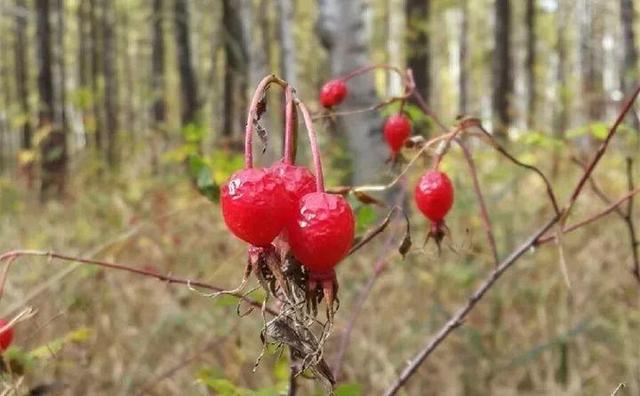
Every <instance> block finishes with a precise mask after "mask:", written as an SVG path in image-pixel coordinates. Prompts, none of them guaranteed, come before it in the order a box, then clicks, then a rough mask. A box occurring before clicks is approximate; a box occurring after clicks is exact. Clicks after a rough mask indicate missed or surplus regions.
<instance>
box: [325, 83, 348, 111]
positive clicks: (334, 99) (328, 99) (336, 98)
mask: <svg viewBox="0 0 640 396" xmlns="http://www.w3.org/2000/svg"><path fill="white" fill-rule="evenodd" d="M346 96H347V83H346V81H344V80H341V79H335V80H331V81H328V82H326V83H325V84H324V85H323V86H322V89H321V90H320V103H321V104H322V106H324V107H333V106H336V105H339V104H340V103H342V101H343V100H344V98H345V97H346Z"/></svg>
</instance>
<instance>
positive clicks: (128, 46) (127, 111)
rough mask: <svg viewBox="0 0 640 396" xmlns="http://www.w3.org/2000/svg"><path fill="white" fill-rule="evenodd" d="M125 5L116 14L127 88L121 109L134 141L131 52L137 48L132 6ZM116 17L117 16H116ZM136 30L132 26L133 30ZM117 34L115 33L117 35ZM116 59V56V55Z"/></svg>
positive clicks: (133, 72) (135, 134) (127, 129)
mask: <svg viewBox="0 0 640 396" xmlns="http://www.w3.org/2000/svg"><path fill="white" fill-rule="evenodd" d="M125 4H126V5H124V7H125V8H124V10H122V12H121V13H120V14H117V13H116V15H121V17H120V19H121V23H120V26H122V29H121V30H120V32H121V33H120V43H121V44H120V45H121V47H122V48H121V53H122V58H123V79H124V84H125V87H127V89H125V95H124V102H125V103H124V108H122V107H121V111H122V112H123V113H124V120H125V121H124V122H123V125H124V128H123V129H124V130H125V131H128V133H130V136H129V137H130V138H131V141H132V142H135V141H136V138H137V137H138V136H139V134H137V133H131V131H136V130H140V129H138V127H137V125H136V116H135V114H136V110H137V109H136V103H135V100H134V94H135V92H136V87H137V85H136V84H135V80H136V77H137V73H136V70H135V68H134V67H133V63H132V56H131V53H132V52H133V51H132V49H133V50H135V49H136V48H137V45H136V43H135V39H134V38H132V35H131V32H132V29H131V22H130V21H131V19H132V16H133V15H135V14H134V12H133V11H134V9H133V7H131V4H130V2H129V3H125ZM116 19H117V18H116ZM135 30H137V29H136V28H135V27H134V31H135ZM117 36H118V35H116V37H117ZM116 59H117V56H116Z"/></svg>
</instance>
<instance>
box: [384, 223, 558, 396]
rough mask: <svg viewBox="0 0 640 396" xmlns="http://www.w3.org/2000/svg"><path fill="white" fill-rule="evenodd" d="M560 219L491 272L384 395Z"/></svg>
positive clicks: (397, 387) (393, 391)
mask: <svg viewBox="0 0 640 396" xmlns="http://www.w3.org/2000/svg"><path fill="white" fill-rule="evenodd" d="M559 219H560V216H559V215H554V217H553V218H552V219H551V220H549V221H547V223H546V224H545V225H544V226H542V228H540V229H539V230H538V231H536V232H535V233H534V234H533V235H532V236H531V237H529V239H527V240H526V241H525V242H524V243H523V244H522V245H520V247H518V248H517V249H516V250H515V251H513V252H512V253H511V254H510V255H509V257H507V258H506V259H504V260H503V261H502V262H501V263H500V265H498V267H496V269H495V270H494V271H492V272H491V275H489V277H488V278H487V279H486V280H485V281H484V282H482V285H480V287H479V288H478V289H477V290H476V291H475V292H474V293H473V294H472V295H471V297H469V300H467V302H466V304H465V305H464V306H462V307H461V308H460V309H458V311H457V312H456V313H455V314H453V316H452V317H451V319H449V320H448V321H447V323H446V324H445V325H444V326H443V327H442V328H441V329H440V330H439V331H438V332H437V333H436V334H435V335H434V336H433V338H431V340H430V341H429V342H428V343H427V344H426V345H425V347H424V348H423V349H422V350H421V351H420V352H419V353H418V354H417V355H416V356H415V357H414V358H413V359H411V360H410V361H409V365H408V366H407V367H406V368H405V369H404V370H403V371H402V373H401V374H400V376H399V377H398V378H397V379H396V380H395V381H394V383H393V384H392V385H391V386H390V387H389V389H387V391H386V392H385V393H384V394H385V395H386V396H391V395H395V394H396V393H397V392H398V391H399V390H400V388H402V387H403V386H404V384H405V383H406V382H407V380H409V378H410V377H411V376H412V375H413V374H414V373H415V371H416V370H417V369H418V367H420V365H421V364H422V363H423V362H424V361H425V359H426V358H427V357H429V355H431V353H432V352H433V351H434V350H435V349H436V348H437V347H438V346H439V345H440V344H441V343H442V341H444V340H445V339H446V338H447V336H449V334H450V333H451V332H452V331H453V330H454V329H456V328H457V327H458V326H460V325H462V323H463V320H464V318H465V317H466V316H467V314H469V312H471V310H472V309H473V307H475V305H476V304H477V303H478V301H480V299H481V298H482V297H483V296H484V295H485V293H486V292H487V291H489V289H491V287H493V285H494V284H495V282H496V281H497V280H498V279H499V278H500V276H502V274H503V273H504V272H505V271H506V270H507V269H509V267H511V266H512V265H513V264H514V263H515V262H516V261H517V260H518V259H519V258H520V257H521V256H522V255H523V254H524V253H525V252H527V251H528V250H529V249H531V247H532V246H533V245H534V244H535V243H536V241H537V240H538V238H539V237H540V236H541V235H543V234H544V233H545V232H547V231H548V230H549V229H551V227H553V225H554V224H556V223H557V222H558V220H559Z"/></svg>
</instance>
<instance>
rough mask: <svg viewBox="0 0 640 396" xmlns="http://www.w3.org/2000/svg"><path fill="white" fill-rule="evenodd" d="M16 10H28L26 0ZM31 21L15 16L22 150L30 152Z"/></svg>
mask: <svg viewBox="0 0 640 396" xmlns="http://www.w3.org/2000/svg"><path fill="white" fill-rule="evenodd" d="M16 8H18V9H26V1H25V0H16ZM28 22H29V19H28V17H27V16H26V15H24V14H22V13H20V12H16V15H15V35H16V41H15V46H14V49H15V62H16V64H15V72H16V89H17V93H18V102H19V103H20V112H21V113H22V114H21V115H22V117H21V118H22V139H21V140H22V143H21V146H22V149H24V150H30V149H31V147H32V134H33V131H32V128H31V106H30V105H29V54H28V53H27V49H28V46H27V45H28V44H27V25H28Z"/></svg>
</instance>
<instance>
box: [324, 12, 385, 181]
mask: <svg viewBox="0 0 640 396" xmlns="http://www.w3.org/2000/svg"><path fill="white" fill-rule="evenodd" d="M318 9H319V20H318V24H317V28H318V34H319V36H320V40H321V42H322V44H323V45H324V46H325V47H326V48H327V49H328V51H329V61H330V64H331V71H332V73H333V75H335V76H340V75H344V74H346V73H348V72H350V71H352V70H354V69H357V68H359V67H363V66H365V65H369V64H370V63H371V61H370V59H369V54H368V48H367V41H368V40H367V37H366V36H365V30H364V21H363V16H364V15H365V13H366V12H365V11H366V10H365V3H364V2H363V1H362V0H351V1H343V0H318ZM348 87H349V96H348V98H347V99H346V100H345V102H344V104H343V105H342V107H343V108H345V109H347V108H353V109H360V108H366V107H370V106H372V105H374V104H376V103H378V102H379V99H378V96H377V95H376V92H375V89H374V85H373V76H372V75H371V74H364V75H361V76H358V77H356V78H353V79H351V80H349V82H348ZM380 123H381V121H380V118H379V116H378V115H377V113H376V112H366V113H359V114H353V115H351V116H349V117H343V118H340V119H339V121H338V125H337V128H338V130H340V131H343V133H344V135H345V136H347V139H348V145H349V149H350V150H351V153H352V158H353V163H352V171H353V173H352V175H351V179H352V182H353V183H355V184H362V183H365V182H367V183H370V182H372V181H375V180H378V179H379V178H380V175H381V174H382V169H383V168H384V161H385V158H386V157H387V153H386V150H384V145H383V143H382V134H381V133H380ZM347 131H348V132H347Z"/></svg>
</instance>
